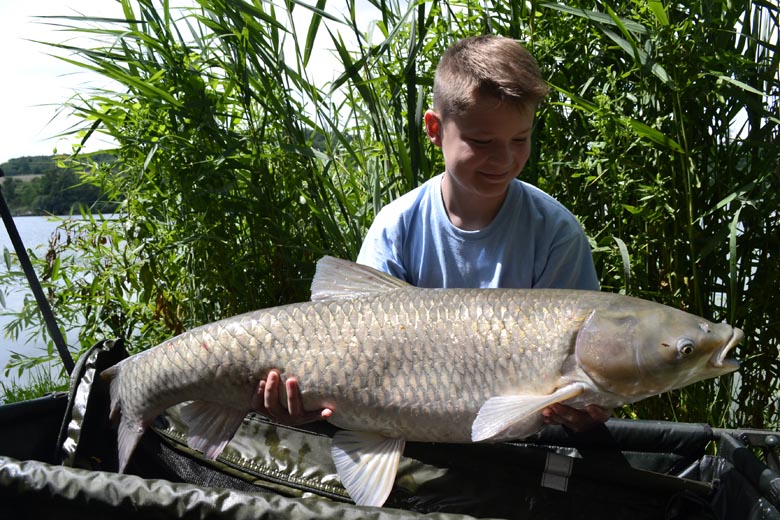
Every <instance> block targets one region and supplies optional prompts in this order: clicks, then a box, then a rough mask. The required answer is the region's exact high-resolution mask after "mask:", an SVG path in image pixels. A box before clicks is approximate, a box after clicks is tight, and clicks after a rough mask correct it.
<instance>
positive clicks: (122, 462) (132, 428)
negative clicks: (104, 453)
mask: <svg viewBox="0 0 780 520" xmlns="http://www.w3.org/2000/svg"><path fill="white" fill-rule="evenodd" d="M123 363H124V362H122V361H120V362H119V363H117V364H116V365H114V366H112V367H109V368H107V369H106V370H103V371H102V372H101V373H100V377H101V379H103V381H106V382H108V383H109V395H110V396H111V405H110V406H111V410H110V412H109V419H110V420H112V421H115V420H116V419H117V418H120V417H121V418H120V420H119V431H118V434H117V442H118V445H119V446H118V447H119V473H124V471H125V468H126V467H127V462H128V460H130V455H132V454H133V451H135V448H136V446H138V442H139V441H140V440H141V436H142V435H143V434H144V431H145V430H146V426H145V425H144V424H143V421H142V420H140V419H135V418H133V417H131V416H130V414H126V413H121V412H122V398H121V395H122V391H121V390H122V384H121V381H122V379H121V377H120V376H121V373H122V366H123Z"/></svg>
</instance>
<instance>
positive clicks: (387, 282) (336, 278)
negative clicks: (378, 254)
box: [311, 256, 411, 301]
mask: <svg viewBox="0 0 780 520" xmlns="http://www.w3.org/2000/svg"><path fill="white" fill-rule="evenodd" d="M403 287H411V286H410V285H409V284H408V283H406V282H404V281H403V280H400V279H398V278H396V277H395V276H391V275H389V274H387V273H383V272H381V271H378V270H376V269H374V268H373V267H369V266H367V265H361V264H356V263H354V262H350V261H349V260H343V259H341V258H335V257H332V256H324V257H322V258H321V259H320V261H319V262H317V270H316V272H315V273H314V279H313V280H312V284H311V299H312V301H319V300H330V299H344V298H355V297H358V296H367V295H370V294H380V293H383V292H387V291H392V290H394V289H400V288H403Z"/></svg>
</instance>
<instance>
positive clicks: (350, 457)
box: [331, 430, 406, 507]
mask: <svg viewBox="0 0 780 520" xmlns="http://www.w3.org/2000/svg"><path fill="white" fill-rule="evenodd" d="M405 445H406V441H405V440H404V439H399V438H390V437H385V436H383V435H379V434H377V433H367V432H354V431H349V430H341V431H339V432H337V433H336V435H334V437H333V445H332V447H331V455H332V456H333V462H334V463H335V465H336V471H337V472H338V474H339V478H340V479H341V483H342V484H343V485H344V487H345V488H346V490H347V492H348V493H349V496H350V497H352V500H354V501H355V504H357V505H359V506H376V507H379V506H381V505H382V504H384V503H385V501H386V500H387V497H388V496H389V495H390V491H392V489H393V483H394V482H395V476H396V473H397V472H398V464H399V462H400V460H401V454H402V453H403V451H404V446H405Z"/></svg>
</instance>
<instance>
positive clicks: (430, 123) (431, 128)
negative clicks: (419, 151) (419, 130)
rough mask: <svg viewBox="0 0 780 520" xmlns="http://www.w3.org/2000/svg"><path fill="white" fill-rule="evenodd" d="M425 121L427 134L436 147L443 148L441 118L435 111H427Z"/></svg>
mask: <svg viewBox="0 0 780 520" xmlns="http://www.w3.org/2000/svg"><path fill="white" fill-rule="evenodd" d="M423 118H424V120H425V133H426V134H428V139H430V140H431V142H432V143H433V145H434V146H438V147H441V127H442V122H441V117H439V114H437V113H436V112H434V111H433V110H426V111H425V115H424V116H423Z"/></svg>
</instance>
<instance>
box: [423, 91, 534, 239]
mask: <svg viewBox="0 0 780 520" xmlns="http://www.w3.org/2000/svg"><path fill="white" fill-rule="evenodd" d="M533 122H534V107H521V106H517V105H514V104H509V103H503V102H500V101H499V100H497V99H495V98H485V99H478V100H477V101H476V102H475V103H474V105H473V106H472V107H471V108H469V109H468V110H467V111H466V112H464V113H462V114H457V115H449V116H446V118H444V119H442V118H441V116H440V115H439V114H438V113H436V112H433V111H430V110H429V111H428V112H426V114H425V123H426V132H427V133H428V137H429V138H430V140H431V142H432V143H433V144H434V145H436V146H438V147H440V148H441V149H442V153H443V155H444V165H445V173H444V177H443V179H442V197H443V199H444V205H445V207H446V209H447V212H448V214H449V216H450V220H451V221H452V223H453V224H454V225H456V226H458V227H459V228H462V229H481V228H482V227H485V226H486V225H487V224H489V223H490V222H491V221H492V220H493V217H495V215H496V214H497V213H498V210H499V209H500V208H501V203H502V202H503V201H504V197H505V196H506V192H507V188H508V186H509V183H510V182H512V180H513V179H514V178H515V177H517V175H518V174H519V173H520V172H521V171H522V169H523V167H524V166H525V163H526V161H527V160H528V156H529V155H530V151H531V128H532V126H533Z"/></svg>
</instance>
